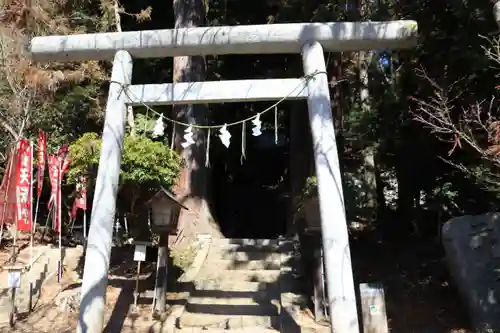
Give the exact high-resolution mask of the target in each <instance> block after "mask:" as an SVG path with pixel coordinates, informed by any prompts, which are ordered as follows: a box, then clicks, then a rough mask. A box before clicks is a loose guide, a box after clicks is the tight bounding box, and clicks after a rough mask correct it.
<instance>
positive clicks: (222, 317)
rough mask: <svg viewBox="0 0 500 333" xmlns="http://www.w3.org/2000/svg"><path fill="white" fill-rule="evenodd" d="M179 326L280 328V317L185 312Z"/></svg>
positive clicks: (228, 328)
mask: <svg viewBox="0 0 500 333" xmlns="http://www.w3.org/2000/svg"><path fill="white" fill-rule="evenodd" d="M231 308H234V306H231V307H228V310H229V309H231ZM186 310H187V309H186ZM233 311H234V310H233ZM233 313H236V312H233ZM178 326H179V327H180V328H188V327H197V328H216V329H225V330H233V329H242V328H245V327H260V328H278V327H279V317H278V316H266V315H238V314H212V313H193V312H189V311H185V312H184V313H183V314H182V316H181V317H180V318H179V321H178Z"/></svg>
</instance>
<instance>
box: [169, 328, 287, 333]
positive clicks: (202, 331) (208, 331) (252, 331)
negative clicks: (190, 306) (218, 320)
mask: <svg viewBox="0 0 500 333" xmlns="http://www.w3.org/2000/svg"><path fill="white" fill-rule="evenodd" d="M161 333H228V332H227V330H226V329H223V328H202V327H186V328H175V329H174V330H170V331H169V330H164V331H163V330H162V331H161ZM231 333H279V331H278V330H274V329H272V328H262V327H246V328H236V329H232V330H231Z"/></svg>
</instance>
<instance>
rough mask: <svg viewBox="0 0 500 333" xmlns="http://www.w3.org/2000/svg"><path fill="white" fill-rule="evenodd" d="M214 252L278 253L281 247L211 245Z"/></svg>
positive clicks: (276, 245)
mask: <svg viewBox="0 0 500 333" xmlns="http://www.w3.org/2000/svg"><path fill="white" fill-rule="evenodd" d="M210 247H211V250H212V251H221V252H222V251H226V252H267V253H269V252H278V251H279V250H280V247H279V245H278V244H274V245H245V244H225V245H222V244H211V245H210Z"/></svg>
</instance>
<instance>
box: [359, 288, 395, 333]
mask: <svg viewBox="0 0 500 333" xmlns="http://www.w3.org/2000/svg"><path fill="white" fill-rule="evenodd" d="M359 294H360V296H361V311H362V313H363V332H364V333H388V332H389V325H388V323H387V313H386V310H385V293H384V287H383V286H382V284H380V283H361V284H360V285H359Z"/></svg>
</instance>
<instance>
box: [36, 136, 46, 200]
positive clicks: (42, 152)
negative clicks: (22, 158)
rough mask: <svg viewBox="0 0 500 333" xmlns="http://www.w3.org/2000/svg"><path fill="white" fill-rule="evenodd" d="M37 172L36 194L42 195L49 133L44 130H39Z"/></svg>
mask: <svg viewBox="0 0 500 333" xmlns="http://www.w3.org/2000/svg"><path fill="white" fill-rule="evenodd" d="M37 145H38V152H37V166H38V167H37V173H36V184H37V188H36V196H37V197H40V194H42V187H43V176H44V174H45V164H46V163H45V162H46V161H45V157H46V156H47V153H46V152H47V135H46V134H45V132H44V131H42V130H40V131H38V142H37Z"/></svg>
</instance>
